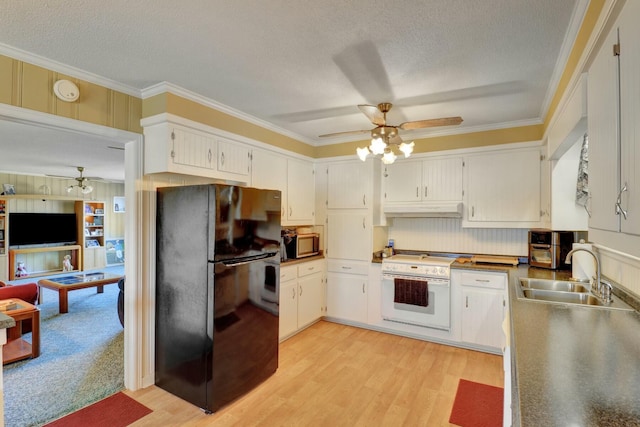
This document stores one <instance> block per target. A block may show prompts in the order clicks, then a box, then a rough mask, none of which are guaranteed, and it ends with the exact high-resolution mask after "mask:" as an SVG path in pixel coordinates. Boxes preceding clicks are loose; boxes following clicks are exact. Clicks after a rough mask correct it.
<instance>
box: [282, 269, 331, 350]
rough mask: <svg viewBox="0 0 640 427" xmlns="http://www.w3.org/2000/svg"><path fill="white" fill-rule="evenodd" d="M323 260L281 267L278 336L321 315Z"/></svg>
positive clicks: (307, 324)
mask: <svg viewBox="0 0 640 427" xmlns="http://www.w3.org/2000/svg"><path fill="white" fill-rule="evenodd" d="M323 272H324V260H315V261H309V262H305V263H302V264H297V265H290V266H281V267H280V334H279V335H280V340H281V341H282V340H283V339H285V338H288V337H289V336H291V335H292V334H294V333H295V332H298V331H300V330H301V329H303V328H305V327H306V326H309V325H310V324H312V323H314V322H315V321H316V320H318V319H320V317H322V305H323V297H322V296H323V294H324V286H323V284H324V283H323V281H324V274H323Z"/></svg>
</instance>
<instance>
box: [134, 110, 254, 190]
mask: <svg viewBox="0 0 640 427" xmlns="http://www.w3.org/2000/svg"><path fill="white" fill-rule="evenodd" d="M141 123H142V126H143V127H144V137H145V142H144V173H145V174H149V173H163V172H170V173H178V174H185V175H195V176H202V177H207V178H216V179H224V180H230V181H236V182H240V183H246V182H247V181H248V179H249V172H250V164H251V158H250V152H249V148H248V146H246V145H244V144H242V143H240V142H238V141H235V140H233V139H232V138H231V137H227V136H226V135H223V133H224V134H226V132H223V131H221V130H218V129H214V128H211V127H209V126H206V125H203V124H200V123H197V122H193V121H191V120H187V119H182V118H177V117H173V118H172V120H171V121H168V120H167V119H166V115H158V116H153V117H148V118H145V119H143V120H142V122H141Z"/></svg>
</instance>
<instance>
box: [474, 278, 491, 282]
mask: <svg viewBox="0 0 640 427" xmlns="http://www.w3.org/2000/svg"><path fill="white" fill-rule="evenodd" d="M476 282H484V283H489V282H490V280H489V279H476Z"/></svg>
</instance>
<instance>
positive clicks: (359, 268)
mask: <svg viewBox="0 0 640 427" xmlns="http://www.w3.org/2000/svg"><path fill="white" fill-rule="evenodd" d="M369 264H370V263H368V262H363V261H344V260H337V259H330V260H329V261H328V262H327V267H328V270H329V271H332V272H335V273H348V274H369Z"/></svg>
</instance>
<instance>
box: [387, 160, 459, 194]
mask: <svg viewBox="0 0 640 427" xmlns="http://www.w3.org/2000/svg"><path fill="white" fill-rule="evenodd" d="M382 176H383V177H384V185H385V189H384V195H383V197H384V202H385V204H389V203H395V202H431V201H434V202H435V201H462V159H461V158H444V159H429V160H423V161H406V160H403V161H398V162H396V163H393V164H391V165H386V166H384V167H383V170H382Z"/></svg>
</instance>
